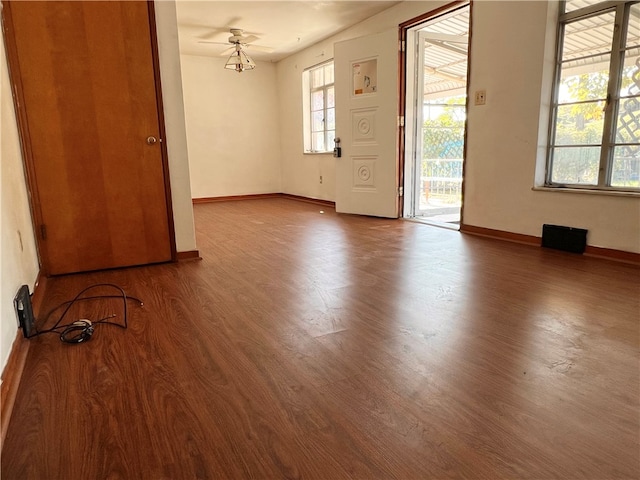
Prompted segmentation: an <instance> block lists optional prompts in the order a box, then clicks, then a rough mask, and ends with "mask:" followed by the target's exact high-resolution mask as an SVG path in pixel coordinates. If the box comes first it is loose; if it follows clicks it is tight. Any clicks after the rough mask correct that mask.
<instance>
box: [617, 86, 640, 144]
mask: <svg viewBox="0 0 640 480" xmlns="http://www.w3.org/2000/svg"><path fill="white" fill-rule="evenodd" d="M616 143H640V97H630V98H622V99H620V106H619V108H618V118H617V119H616Z"/></svg>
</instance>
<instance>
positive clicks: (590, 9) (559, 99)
mask: <svg viewBox="0 0 640 480" xmlns="http://www.w3.org/2000/svg"><path fill="white" fill-rule="evenodd" d="M566 5H567V7H566V8H565V12H564V13H561V15H560V25H559V37H558V38H559V42H558V54H557V64H556V77H555V89H554V98H553V102H552V107H553V114H552V119H551V126H550V138H549V152H548V158H547V173H546V185H547V186H552V187H572V188H588V189H599V190H629V191H640V3H638V2H610V1H608V2H599V3H595V4H594V3H593V2H588V1H585V0H573V1H572V2H567V3H566ZM584 5H586V6H584ZM576 6H580V7H581V8H576Z"/></svg>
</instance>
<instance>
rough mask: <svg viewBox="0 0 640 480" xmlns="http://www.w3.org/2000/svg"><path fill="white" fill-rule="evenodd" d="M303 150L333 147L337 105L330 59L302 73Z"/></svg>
mask: <svg viewBox="0 0 640 480" xmlns="http://www.w3.org/2000/svg"><path fill="white" fill-rule="evenodd" d="M303 94H304V102H303V105H304V109H303V111H304V122H303V123H304V151H305V153H324V152H332V151H333V147H334V145H333V139H334V138H335V137H336V105H335V90H334V86H333V61H330V62H326V63H323V64H322V65H318V66H316V67H313V68H311V69H309V70H305V72H304V74H303Z"/></svg>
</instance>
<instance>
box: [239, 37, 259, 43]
mask: <svg viewBox="0 0 640 480" xmlns="http://www.w3.org/2000/svg"><path fill="white" fill-rule="evenodd" d="M256 40H260V39H259V38H258V37H256V36H255V35H247V36H243V37H242V43H247V44H250V43H251V42H255V41H256Z"/></svg>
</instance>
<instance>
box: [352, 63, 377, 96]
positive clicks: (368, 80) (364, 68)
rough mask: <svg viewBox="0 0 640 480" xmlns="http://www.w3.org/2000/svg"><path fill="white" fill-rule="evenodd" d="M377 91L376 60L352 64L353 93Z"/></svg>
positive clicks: (360, 93)
mask: <svg viewBox="0 0 640 480" xmlns="http://www.w3.org/2000/svg"><path fill="white" fill-rule="evenodd" d="M377 91H378V60H376V59H373V60H367V61H365V62H358V63H354V64H353V94H354V95H363V94H365V93H376V92H377Z"/></svg>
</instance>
